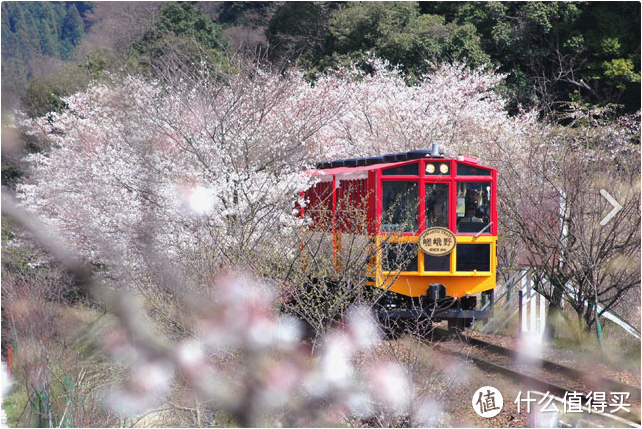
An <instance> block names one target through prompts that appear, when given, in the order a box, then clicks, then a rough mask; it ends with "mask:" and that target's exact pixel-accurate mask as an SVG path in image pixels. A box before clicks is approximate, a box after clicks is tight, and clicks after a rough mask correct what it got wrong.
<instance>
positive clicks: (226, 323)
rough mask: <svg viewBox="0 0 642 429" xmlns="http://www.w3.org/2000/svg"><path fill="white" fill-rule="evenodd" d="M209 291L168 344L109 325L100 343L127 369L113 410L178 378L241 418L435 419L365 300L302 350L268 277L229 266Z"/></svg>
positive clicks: (296, 325)
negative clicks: (184, 334)
mask: <svg viewBox="0 0 642 429" xmlns="http://www.w3.org/2000/svg"><path fill="white" fill-rule="evenodd" d="M212 292H213V293H212V297H213V298H212V299H211V300H210V302H206V303H205V302H199V303H198V304H193V305H194V306H195V307H198V308H194V309H193V314H194V324H195V329H194V330H193V332H195V333H196V335H195V336H194V337H188V338H185V339H182V340H180V341H178V342H177V343H176V344H174V345H171V346H170V347H166V346H159V347H156V346H153V345H150V343H149V340H150V338H148V339H146V340H145V341H137V340H136V339H133V340H132V339H131V336H129V337H127V336H124V335H119V334H116V333H115V332H118V331H112V333H111V334H110V335H108V336H107V337H106V339H107V340H108V341H103V344H104V345H105V346H106V348H107V349H108V350H110V349H111V351H112V352H113V353H114V354H115V356H116V357H119V360H120V361H121V362H122V363H124V364H125V365H128V366H129V369H130V376H129V379H128V381H127V382H126V383H124V386H123V387H122V388H121V389H118V390H113V391H112V392H111V393H110V394H109V396H108V398H109V403H110V405H111V406H112V407H113V408H114V409H116V410H117V411H118V412H119V413H121V414H122V415H139V414H141V413H143V412H144V411H147V410H149V409H151V408H154V407H160V406H161V405H163V403H164V402H165V401H166V398H167V397H168V396H172V397H174V396H176V395H175V393H176V392H173V389H177V388H178V387H177V386H178V385H179V384H181V383H184V384H185V385H184V386H182V387H183V388H184V389H188V390H191V391H192V392H193V393H194V394H195V395H196V396H197V397H198V398H199V401H200V404H211V405H209V406H211V407H215V408H213V409H212V411H214V412H216V411H227V412H228V413H230V415H231V416H232V417H233V419H234V423H235V424H238V425H240V426H261V425H288V426H309V425H314V424H328V423H330V422H332V423H335V424H336V423H338V422H340V421H341V419H345V418H346V417H350V418H358V419H367V418H369V417H371V416H373V415H374V414H375V413H380V412H387V413H390V412H392V413H393V414H398V415H411V414H416V417H415V418H416V419H418V420H417V421H419V422H421V423H422V424H423V423H427V424H430V423H432V422H436V421H438V418H439V416H440V415H441V410H440V408H439V406H438V404H436V403H433V402H430V401H427V402H426V401H419V400H418V399H417V398H415V397H414V396H413V391H414V389H413V386H412V382H411V380H410V378H409V376H408V373H407V371H406V369H405V368H404V367H403V366H401V365H400V364H399V363H396V362H391V361H387V360H385V359H382V358H381V357H380V356H378V355H377V350H376V346H377V345H378V343H379V338H380V336H379V329H378V326H377V324H376V322H375V321H374V319H373V317H372V315H371V312H370V309H368V308H367V307H364V306H355V307H353V308H351V309H350V310H349V312H348V314H347V317H346V323H345V325H344V326H341V327H337V328H334V329H332V330H330V331H329V332H328V333H327V334H326V336H325V339H324V340H323V341H322V345H321V346H320V348H319V349H318V352H317V353H314V354H311V352H310V347H309V346H306V345H305V343H304V342H302V341H301V334H302V329H301V326H300V322H299V321H298V320H297V319H295V318H294V317H292V316H290V315H286V314H280V313H278V312H276V311H275V310H274V301H273V300H274V297H275V293H274V291H273V289H272V288H271V287H270V285H268V284H266V283H264V282H260V281H257V280H254V279H251V278H248V277H246V276H243V275H238V274H231V275H228V276H226V277H224V278H223V279H222V280H221V281H220V282H219V283H218V285H217V287H216V288H215V289H214V290H213V291H212ZM124 338H130V341H131V344H128V345H124V344H123V340H124ZM156 340H158V339H156ZM150 348H151V349H153V350H150ZM134 350H136V351H134ZM125 356H126V357H127V359H123V357H125ZM179 374H180V377H179V378H178V379H176V377H175V376H176V375H179ZM413 404H415V405H413ZM416 404H418V405H416ZM413 409H414V410H416V411H415V412H414V413H413V412H412V410H413Z"/></svg>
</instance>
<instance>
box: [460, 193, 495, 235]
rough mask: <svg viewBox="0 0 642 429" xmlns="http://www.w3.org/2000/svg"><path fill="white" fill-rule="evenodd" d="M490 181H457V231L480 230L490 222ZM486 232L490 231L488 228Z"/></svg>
mask: <svg viewBox="0 0 642 429" xmlns="http://www.w3.org/2000/svg"><path fill="white" fill-rule="evenodd" d="M490 198H491V192H490V182H460V183H457V232H479V231H481V230H483V229H484V227H486V226H488V224H489V223H490V205H491V200H490ZM484 232H485V233H490V231H489V229H488V228H486V230H485V231H484Z"/></svg>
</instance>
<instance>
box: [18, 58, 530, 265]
mask: <svg viewBox="0 0 642 429" xmlns="http://www.w3.org/2000/svg"><path fill="white" fill-rule="evenodd" d="M371 63H372V67H373V70H374V71H373V73H372V74H363V73H362V72H360V71H358V70H357V69H353V70H348V69H343V70H338V71H335V72H334V73H332V74H329V75H326V76H324V77H321V78H319V79H318V80H317V81H315V82H314V83H313V84H310V83H308V82H306V81H305V80H304V78H303V76H302V74H301V73H298V72H292V73H290V74H287V75H285V76H280V75H278V74H274V73H272V72H269V71H266V70H265V69H261V68H259V67H242V68H241V69H240V70H239V71H238V72H237V73H227V74H216V73H212V72H201V73H200V74H197V75H195V76H189V75H187V74H184V73H183V74H181V73H175V74H173V75H171V77H169V78H168V79H165V80H164V81H147V80H145V79H143V78H140V77H136V76H113V77H112V79H111V82H110V83H107V84H96V85H93V86H91V87H90V88H89V89H88V90H87V91H86V92H84V93H79V94H76V95H74V96H71V97H69V98H67V99H66V100H65V102H66V103H67V105H68V106H69V108H68V109H67V110H66V111H64V112H62V113H59V114H58V113H51V114H49V115H47V116H46V117H43V118H39V119H35V120H24V121H23V122H22V126H23V128H24V129H25V130H26V131H27V132H28V133H30V134H32V135H34V136H37V137H38V138H42V139H45V140H46V141H47V142H48V143H49V145H50V147H51V149H50V150H48V151H45V152H43V153H39V154H34V155H31V156H30V157H29V161H30V163H31V165H32V166H33V170H32V174H31V178H30V181H29V182H27V183H25V184H23V185H21V186H20V189H19V192H20V195H21V197H22V199H23V201H24V202H25V204H26V205H27V206H28V207H29V208H30V209H31V210H33V211H36V212H38V213H40V214H42V215H45V216H46V217H47V218H48V221H49V222H50V223H51V224H52V225H55V226H58V227H60V228H62V230H64V231H66V232H68V233H69V235H70V237H72V238H73V241H74V244H75V245H76V246H77V247H78V248H79V249H81V250H82V253H83V254H84V255H85V256H87V257H89V258H91V259H92V260H94V261H101V262H102V263H105V264H106V265H107V266H109V267H110V269H111V270H114V272H116V271H115V270H116V269H117V267H120V266H122V265H123V264H122V261H127V264H125V265H126V266H127V270H128V271H132V270H140V269H141V268H142V265H143V263H142V262H141V261H143V260H144V258H142V257H141V255H142V254H143V253H144V252H143V248H142V247H141V246H143V247H144V246H152V247H153V248H154V249H155V250H159V251H161V253H163V254H164V255H166V256H167V257H170V258H172V259H180V260H182V261H184V264H183V266H184V267H185V268H186V269H188V270H193V271H195V272H196V271H198V270H196V267H197V265H199V264H205V265H206V266H208V267H210V268H211V267H214V268H216V267H223V266H235V265H243V266H248V267H250V269H252V270H253V271H254V272H256V273H258V274H259V275H263V274H265V272H266V271H271V268H268V269H267V270H266V267H269V266H270V264H266V263H265V261H268V260H271V259H273V258H275V257H277V258H282V257H283V256H286V257H287V256H291V255H292V249H293V248H296V245H293V243H292V240H290V239H288V238H289V237H293V236H295V235H293V234H289V232H288V231H294V229H296V228H297V227H299V226H300V225H301V220H300V219H297V217H296V216H295V215H296V213H294V211H293V202H294V201H295V200H296V199H297V197H298V195H299V194H300V191H301V190H303V189H305V188H306V187H307V186H309V184H310V180H309V179H308V178H307V177H306V176H305V175H302V174H300V172H301V171H302V170H304V169H305V168H307V167H309V166H310V165H312V162H314V161H320V160H323V159H332V158H336V157H340V156H357V155H372V154H378V153H383V152H392V151H399V150H404V149H411V148H420V147H426V146H428V145H429V143H430V142H432V141H438V142H441V143H444V144H445V145H446V148H447V149H448V151H449V152H451V153H454V152H463V153H467V154H473V155H475V154H478V155H481V156H483V158H484V159H487V160H491V159H492V158H493V156H495V155H494V154H496V153H497V152H496V151H495V150H494V148H495V147H508V146H510V147H518V146H519V144H520V141H521V137H522V135H525V134H526V133H527V132H528V130H529V129H531V128H533V127H535V126H536V123H535V120H534V116H532V115H526V114H525V115H518V116H516V117H509V116H508V115H507V114H506V113H505V110H504V102H503V100H502V99H501V98H500V97H499V96H497V95H496V94H495V93H494V92H493V87H494V86H496V85H497V84H498V83H499V82H500V81H501V79H502V78H503V76H499V75H494V74H492V73H486V72H482V71H479V70H469V69H467V68H466V67H465V66H464V65H454V66H448V65H444V66H441V67H439V68H436V70H435V72H434V73H432V74H430V75H426V76H424V77H423V78H422V79H421V80H420V81H419V82H418V83H417V84H415V85H410V86H409V85H407V83H406V81H405V80H404V76H403V75H402V73H401V72H399V71H398V70H395V69H394V68H391V67H390V66H389V65H388V64H386V63H385V62H382V61H380V60H376V59H372V60H371ZM489 142H492V144H490V143H489ZM301 203H303V202H301ZM142 237H147V238H148V239H147V240H142V239H141V238H142ZM205 271H207V270H205ZM139 275H140V273H139Z"/></svg>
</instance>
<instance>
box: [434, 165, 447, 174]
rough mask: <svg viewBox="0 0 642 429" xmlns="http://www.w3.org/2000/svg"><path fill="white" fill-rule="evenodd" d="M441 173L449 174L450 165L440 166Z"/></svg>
mask: <svg viewBox="0 0 642 429" xmlns="http://www.w3.org/2000/svg"><path fill="white" fill-rule="evenodd" d="M433 168H434V167H433ZM439 171H440V172H441V174H448V164H441V165H440V166H439Z"/></svg>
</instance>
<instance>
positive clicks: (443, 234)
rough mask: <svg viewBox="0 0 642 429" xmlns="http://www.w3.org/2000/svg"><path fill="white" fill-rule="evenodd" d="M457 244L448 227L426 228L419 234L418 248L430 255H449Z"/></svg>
mask: <svg viewBox="0 0 642 429" xmlns="http://www.w3.org/2000/svg"><path fill="white" fill-rule="evenodd" d="M456 245H457V238H456V237H455V234H453V233H452V232H451V231H450V230H449V229H446V228H441V227H433V228H428V229H427V230H425V231H424V232H422V233H421V235H420V236H419V248H420V249H421V250H422V252H424V253H426V254H428V255H432V256H445V255H449V254H450V253H451V252H452V251H453V250H455V246H456Z"/></svg>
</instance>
